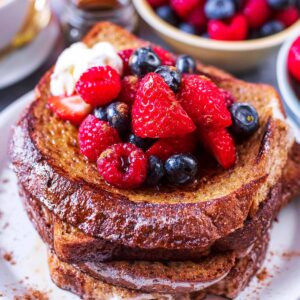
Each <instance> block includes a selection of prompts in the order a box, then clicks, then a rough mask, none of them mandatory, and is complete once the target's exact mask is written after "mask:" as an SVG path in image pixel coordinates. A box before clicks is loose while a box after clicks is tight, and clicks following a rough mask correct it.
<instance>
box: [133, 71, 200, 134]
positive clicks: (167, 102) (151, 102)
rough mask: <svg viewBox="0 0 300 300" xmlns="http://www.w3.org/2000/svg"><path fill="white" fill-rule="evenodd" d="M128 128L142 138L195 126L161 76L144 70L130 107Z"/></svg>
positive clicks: (179, 132)
mask: <svg viewBox="0 0 300 300" xmlns="http://www.w3.org/2000/svg"><path fill="white" fill-rule="evenodd" d="M132 129H133V132H134V134H135V135H137V136H139V137H142V138H145V137H149V138H166V137H173V136H180V135H184V134H187V133H189V132H192V131H194V130H195V125H194V123H193V121H192V120H191V119H190V117H189V116H188V115H187V113H186V112H185V111H184V109H183V108H182V107H181V105H180V104H179V102H178V101H177V100H176V98H175V94H174V93H173V91H172V90H171V89H170V88H169V86H168V85H167V84H166V83H165V81H164V79H163V78H162V77H161V76H160V75H158V74H156V73H148V74H147V75H146V76H145V77H144V78H143V79H142V80H141V83H140V85H139V88H138V92H137V95H136V99H135V102H134V105H133V108H132Z"/></svg>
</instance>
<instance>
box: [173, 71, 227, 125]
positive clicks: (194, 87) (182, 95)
mask: <svg viewBox="0 0 300 300" xmlns="http://www.w3.org/2000/svg"><path fill="white" fill-rule="evenodd" d="M178 100H179V102H180V104H181V105H182V107H183V108H184V110H185V111H186V112H187V113H188V115H189V116H190V117H191V118H192V120H193V121H194V122H195V124H197V125H200V126H203V127H210V128H225V127H228V126H230V125H231V123H232V121H231V116H230V112H229V110H228V109H227V107H226V105H225V99H224V94H223V93H222V91H220V89H219V88H218V87H217V86H216V85H215V84H214V83H213V82H212V81H211V80H209V79H208V78H207V77H204V76H200V75H183V78H182V84H181V86H180V89H179V92H178Z"/></svg>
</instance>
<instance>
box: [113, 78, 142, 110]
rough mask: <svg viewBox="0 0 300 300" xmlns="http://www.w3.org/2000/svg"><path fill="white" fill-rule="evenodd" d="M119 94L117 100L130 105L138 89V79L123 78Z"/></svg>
mask: <svg viewBox="0 0 300 300" xmlns="http://www.w3.org/2000/svg"><path fill="white" fill-rule="evenodd" d="M121 86H122V88H121V92H120V94H119V96H118V100H119V101H121V102H125V103H127V104H128V105H132V104H133V102H134V99H135V96H136V93H137V90H138V87H139V79H138V77H137V76H131V75H130V76H125V77H124V78H123V79H122V81H121Z"/></svg>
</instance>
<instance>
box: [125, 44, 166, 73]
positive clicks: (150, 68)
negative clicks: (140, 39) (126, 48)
mask: <svg viewBox="0 0 300 300" xmlns="http://www.w3.org/2000/svg"><path fill="white" fill-rule="evenodd" d="M160 64H161V61H160V59H159V57H158V56H157V55H156V54H155V52H154V51H153V50H152V49H151V48H149V47H143V48H139V49H137V50H136V51H135V52H134V53H133V54H132V55H131V57H130V59H129V66H130V69H131V72H132V74H133V75H137V76H140V77H141V76H144V75H146V74H147V73H149V72H154V71H155V69H156V68H158V67H159V66H160Z"/></svg>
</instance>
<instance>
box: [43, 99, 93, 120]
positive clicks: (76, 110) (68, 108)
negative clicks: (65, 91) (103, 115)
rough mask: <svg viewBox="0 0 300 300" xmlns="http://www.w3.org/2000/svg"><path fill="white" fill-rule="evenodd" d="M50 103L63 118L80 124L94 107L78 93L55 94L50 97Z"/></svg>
mask: <svg viewBox="0 0 300 300" xmlns="http://www.w3.org/2000/svg"><path fill="white" fill-rule="evenodd" d="M48 105H49V107H50V109H51V110H52V111H53V112H54V113H55V114H57V115H58V116H59V117H60V118H61V119H63V120H66V121H70V122H71V123H72V124H74V125H79V124H80V123H81V122H82V121H83V120H84V118H85V117H86V116H87V115H88V114H89V113H90V112H91V111H92V107H91V106H90V105H89V104H87V103H85V102H84V101H83V100H82V98H81V97H80V96H78V95H74V96H53V97H51V98H49V100H48Z"/></svg>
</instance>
